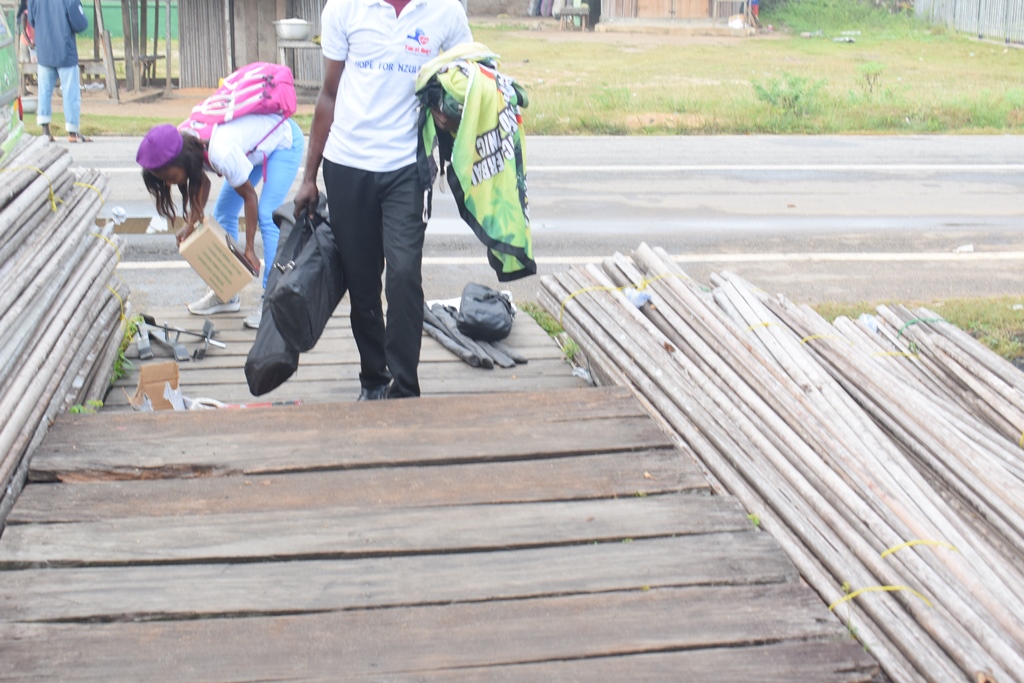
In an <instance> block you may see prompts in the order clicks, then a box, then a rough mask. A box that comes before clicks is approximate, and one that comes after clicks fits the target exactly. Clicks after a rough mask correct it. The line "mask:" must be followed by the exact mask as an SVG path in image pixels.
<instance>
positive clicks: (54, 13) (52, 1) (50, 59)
mask: <svg viewBox="0 0 1024 683" xmlns="http://www.w3.org/2000/svg"><path fill="white" fill-rule="evenodd" d="M28 18H29V21H30V22H31V23H32V28H33V29H35V40H36V61H37V62H38V63H39V76H38V78H39V105H38V110H37V113H36V121H37V122H38V123H39V126H40V127H41V128H42V129H43V135H45V136H47V137H48V138H50V141H51V142H52V141H53V134H52V133H51V132H50V121H52V120H53V89H54V88H55V87H56V86H57V78H58V77H59V78H60V88H61V92H62V93H63V97H64V127H65V128H66V129H67V131H68V142H89V139H88V138H86V137H85V136H84V135H82V133H81V131H80V130H79V124H80V120H81V114H82V88H81V84H80V83H79V81H78V46H77V45H76V44H75V34H76V33H81V32H82V31H84V30H85V29H87V28H89V20H88V19H87V18H86V16H85V10H83V9H82V3H81V2H80V0H28Z"/></svg>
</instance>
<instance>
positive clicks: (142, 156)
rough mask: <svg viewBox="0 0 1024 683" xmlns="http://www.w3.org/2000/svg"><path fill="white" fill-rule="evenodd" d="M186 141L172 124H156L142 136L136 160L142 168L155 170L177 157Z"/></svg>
mask: <svg viewBox="0 0 1024 683" xmlns="http://www.w3.org/2000/svg"><path fill="white" fill-rule="evenodd" d="M184 143H185V141H184V140H183V139H182V137H181V133H179V132H178V129H177V128H175V127H174V126H172V125H171V124H169V123H165V124H163V125H160V126H155V127H153V128H151V129H150V131H149V132H148V133H146V137H144V138H142V144H140V145H139V153H138V154H136V155H135V161H137V162H139V166H142V168H145V169H147V170H150V171H155V170H156V169H158V168H163V167H164V166H166V165H167V164H169V163H171V162H172V161H174V160H175V159H177V158H178V154H180V153H181V147H182V145H183V144H184Z"/></svg>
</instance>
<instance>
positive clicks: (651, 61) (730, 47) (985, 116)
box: [474, 3, 1024, 135]
mask: <svg viewBox="0 0 1024 683" xmlns="http://www.w3.org/2000/svg"><path fill="white" fill-rule="evenodd" d="M792 4H794V3H790V5H792ZM871 14H872V16H873V17H874V18H873V19H872V22H866V21H865V22H857V21H853V20H850V21H849V22H846V21H841V22H834V24H833V25H832V26H831V27H830V26H829V25H828V24H826V23H825V22H814V21H813V20H808V19H807V18H806V17H799V19H800V20H801V21H799V22H796V23H797V26H796V28H794V29H793V30H792V31H789V32H787V33H786V34H785V35H782V36H778V35H776V36H764V35H759V36H757V37H753V38H733V39H721V40H718V41H701V42H695V41H686V39H680V42H679V44H672V43H671V42H668V41H665V40H664V39H662V40H658V41H653V40H650V39H649V38H648V39H646V40H645V37H644V36H635V40H626V41H619V42H617V43H614V44H609V43H606V42H595V41H587V42H559V41H553V40H551V39H550V38H549V37H545V36H544V35H540V34H539V32H529V31H512V30H501V29H498V28H492V27H478V28H476V30H475V31H474V34H475V37H476V38H477V39H478V40H480V41H482V42H484V43H486V44H487V45H488V46H490V47H491V48H492V49H493V50H495V51H497V52H498V53H499V54H500V55H501V56H502V60H503V61H502V65H503V67H504V71H505V72H507V73H508V74H510V75H512V76H514V77H516V78H517V79H518V80H520V81H521V82H522V83H523V84H524V85H525V86H526V87H527V90H528V92H529V95H530V107H529V109H528V111H527V112H526V122H527V123H526V125H527V130H528V131H529V132H531V133H534V134H565V135H574V134H597V135H625V134H721V133H732V134H744V133H940V132H941V133H1008V132H1012V133H1019V132H1022V131H1024V50H1022V49H1014V48H1008V47H1004V46H1003V45H999V44H993V43H987V42H979V41H976V40H972V39H970V38H966V37H962V36H957V35H952V34H948V33H946V32H945V31H944V30H941V29H934V28H932V27H929V26H926V25H923V24H919V23H918V22H917V21H915V20H914V19H913V18H912V17H904V16H895V17H894V16H891V15H888V14H887V13H884V16H883V15H879V16H874V15H876V14H878V13H876V12H872V13H871ZM780 18H785V15H782V16H781V17H780ZM763 21H764V22H765V23H769V22H770V21H772V17H771V15H770V14H769V15H768V16H765V17H764V18H763ZM819 23H820V24H822V25H824V26H825V28H824V29H822V31H823V36H822V37H814V38H801V37H800V36H799V30H804V29H809V27H810V26H815V25H818V24H819ZM872 24H874V25H872ZM840 26H842V27H844V28H842V29H841V28H839V27H840ZM814 30H815V31H816V30H817V29H814ZM842 30H860V31H861V35H859V36H856V37H854V39H855V40H856V41H857V42H855V43H835V42H832V40H831V38H832V37H833V36H836V35H839V33H840V31H842Z"/></svg>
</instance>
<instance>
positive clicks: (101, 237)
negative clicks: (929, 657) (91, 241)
mask: <svg viewBox="0 0 1024 683" xmlns="http://www.w3.org/2000/svg"><path fill="white" fill-rule="evenodd" d="M89 234H90V235H92V236H93V237H99V238H100V239H101V240H103V241H104V242H106V243H107V244H109V245H110V246H111V247H113V249H114V253H115V254H117V262H118V263H120V262H121V249H120V248H118V246H117V244H116V243H115V242H114V240H112V239H110V238H109V237H107V236H106V235H101V234H100V233H98V232H90V233H89Z"/></svg>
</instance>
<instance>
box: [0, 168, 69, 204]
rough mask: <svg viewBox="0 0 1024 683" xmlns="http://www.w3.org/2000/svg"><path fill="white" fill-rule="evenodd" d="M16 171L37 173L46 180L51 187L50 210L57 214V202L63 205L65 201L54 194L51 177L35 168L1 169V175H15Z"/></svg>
mask: <svg viewBox="0 0 1024 683" xmlns="http://www.w3.org/2000/svg"><path fill="white" fill-rule="evenodd" d="M14 171H35V172H36V173H38V174H39V175H41V176H43V177H44V178H46V184H47V185H48V186H49V193H50V196H49V200H50V208H51V209H52V210H53V212H54V213H56V212H57V202H60V203H61V204H63V203H64V200H63V199H61V198H60V197H58V196H57V195H56V194H54V193H53V181H52V180H50V176H48V175H46V173H45V172H44V171H43V169H41V168H36V167H35V166H12V167H10V168H0V173H13V172H14Z"/></svg>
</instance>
